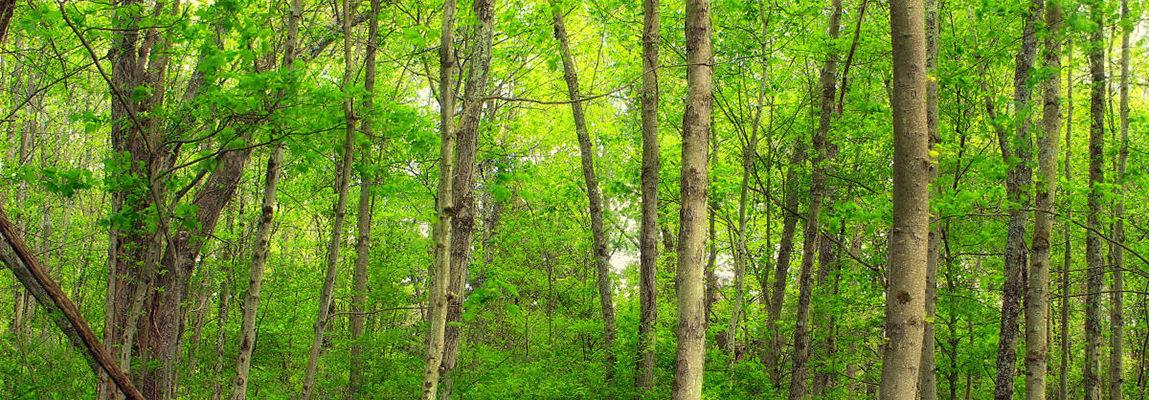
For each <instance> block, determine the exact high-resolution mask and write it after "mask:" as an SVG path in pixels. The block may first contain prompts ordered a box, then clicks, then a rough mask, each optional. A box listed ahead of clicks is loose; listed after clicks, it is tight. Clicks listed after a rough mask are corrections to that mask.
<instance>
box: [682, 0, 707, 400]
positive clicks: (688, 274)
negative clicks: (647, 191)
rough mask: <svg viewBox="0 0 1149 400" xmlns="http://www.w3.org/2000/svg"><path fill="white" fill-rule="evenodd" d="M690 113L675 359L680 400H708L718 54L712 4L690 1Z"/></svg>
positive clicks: (685, 122)
mask: <svg viewBox="0 0 1149 400" xmlns="http://www.w3.org/2000/svg"><path fill="white" fill-rule="evenodd" d="M685 30H686V65H687V66H686V110H685V112H684V113H683V116H682V171H681V180H680V192H681V193H680V198H681V199H682V200H681V201H682V208H681V210H680V212H679V221H680V224H681V225H680V226H679V230H678V271H677V276H676V277H675V286H676V288H677V291H678V331H677V337H678V348H677V350H676V355H675V371H674V390H673V398H674V399H675V400H698V399H700V398H701V397H702V371H703V366H704V364H705V361H706V357H705V356H706V348H705V347H706V315H705V314H704V313H705V304H704V303H705V299H704V297H705V296H706V290H705V282H703V276H702V275H703V273H702V272H703V271H702V270H703V260H702V257H703V255H704V254H705V251H706V250H705V248H706V233H705V232H706V231H705V229H706V209H707V200H708V191H707V189H708V188H707V186H708V185H709V178H708V175H709V171H708V170H707V169H708V168H707V152H708V150H709V145H708V143H707V141H708V140H709V138H710V112H711V106H712V102H713V100H714V95H713V90H714V84H713V80H712V79H713V66H712V63H713V61H714V51H713V48H712V47H711V37H710V35H711V23H710V1H709V0H687V1H686V23H685Z"/></svg>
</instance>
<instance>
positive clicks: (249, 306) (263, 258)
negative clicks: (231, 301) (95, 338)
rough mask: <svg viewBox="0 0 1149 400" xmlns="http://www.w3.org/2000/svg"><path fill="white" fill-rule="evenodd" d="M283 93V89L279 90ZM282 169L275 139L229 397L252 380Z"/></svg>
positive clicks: (292, 43) (291, 53)
mask: <svg viewBox="0 0 1149 400" xmlns="http://www.w3.org/2000/svg"><path fill="white" fill-rule="evenodd" d="M301 3H302V1H301V0H292V1H291V10H290V11H289V13H288V16H287V39H286V43H285V44H284V49H283V60H282V62H281V63H280V68H282V69H284V70H285V71H290V69H291V68H292V65H293V64H294V62H295V53H296V51H297V46H298V36H299V20H300V19H301V18H302V13H303V7H302V4H301ZM280 95H281V96H282V93H281V94H280ZM282 169H283V142H282V141H280V142H276V143H275V145H274V147H273V148H272V150H271V154H270V155H268V156H267V170H266V171H265V174H266V175H265V177H264V183H263V204H262V205H261V206H260V211H259V222H258V224H257V225H256V227H255V238H256V242H255V247H254V248H253V249H252V251H251V271H250V272H249V273H248V283H247V294H245V295H244V299H243V321H242V323H241V324H242V325H241V328H240V329H241V332H240V341H239V355H238V356H237V357H236V361H235V380H234V381H233V382H232V388H231V400H245V399H247V385H248V382H250V380H251V376H250V371H251V354H252V351H254V350H255V339H256V329H255V322H256V321H255V318H256V316H257V315H258V311H259V301H260V290H261V288H262V287H263V274H264V271H265V270H266V267H267V256H268V254H269V252H270V246H271V233H272V220H273V218H274V217H275V206H276V188H277V186H278V185H279V179H280V176H281V175H282V174H281V171H282Z"/></svg>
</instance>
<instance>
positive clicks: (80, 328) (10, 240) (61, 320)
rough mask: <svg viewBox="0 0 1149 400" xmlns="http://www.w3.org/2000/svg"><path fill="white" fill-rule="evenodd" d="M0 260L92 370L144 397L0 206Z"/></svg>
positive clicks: (131, 395) (134, 399)
mask: <svg viewBox="0 0 1149 400" xmlns="http://www.w3.org/2000/svg"><path fill="white" fill-rule="evenodd" d="M0 236H3V238H4V242H3V243H0V245H2V247H0V263H3V264H5V265H6V266H7V267H8V268H9V269H11V270H12V273H13V274H14V275H15V276H16V279H17V280H19V281H20V284H21V285H23V286H24V289H25V290H27V291H28V292H29V293H31V294H32V296H33V297H35V298H36V301H38V302H39V303H40V304H41V305H42V306H43V307H44V308H46V309H47V311H48V313H47V314H48V315H49V316H51V318H52V320H53V322H55V323H56V326H58V327H59V328H60V330H61V331H62V332H63V333H64V336H66V337H67V338H68V340H69V341H70V342H71V343H72V345H73V346H75V347H76V348H79V349H81V350H83V351H84V357H85V359H86V360H87V361H88V366H89V367H90V368H91V369H92V372H95V373H97V374H100V373H102V374H104V376H107V377H108V380H110V381H111V382H112V385H114V386H115V387H116V388H118V389H119V391H120V393H122V395H123V396H124V397H126V398H127V399H129V400H144V399H145V397H144V395H143V394H142V393H140V391H139V390H138V389H136V387H135V386H134V385H133V384H132V380H131V378H129V377H128V374H127V373H125V372H124V371H123V370H122V369H121V368H119V366H118V365H117V361H116V359H115V358H113V357H112V355H111V353H110V352H109V351H107V350H106V349H105V348H104V347H103V346H101V345H100V342H99V339H96V335H95V334H94V333H92V329H91V328H90V327H88V322H87V321H85V320H84V316H83V315H82V314H80V310H79V309H78V308H76V305H75V304H74V303H72V301H71V300H69V299H68V297H67V296H66V295H64V292H63V291H61V290H60V286H59V285H57V284H56V282H55V281H53V280H52V278H51V277H50V276H49V275H48V274H47V273H46V272H45V271H44V269H43V268H41V267H40V263H39V261H37V260H36V259H35V258H34V256H33V254H32V251H31V250H30V249H29V248H28V245H27V244H26V243H25V242H24V238H23V237H21V236H20V234H19V233H17V232H16V229H15V227H14V226H13V225H12V222H11V221H9V220H8V214H7V213H5V212H4V208H3V207H0Z"/></svg>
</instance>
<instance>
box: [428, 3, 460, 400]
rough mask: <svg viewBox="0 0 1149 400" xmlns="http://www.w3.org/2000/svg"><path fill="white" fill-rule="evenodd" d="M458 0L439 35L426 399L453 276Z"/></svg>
mask: <svg viewBox="0 0 1149 400" xmlns="http://www.w3.org/2000/svg"><path fill="white" fill-rule="evenodd" d="M455 9H456V4H455V0H444V1H443V26H442V28H441V33H440V37H439V137H440V139H441V142H440V144H439V186H438V191H439V193H438V196H436V197H435V214H436V220H435V228H434V231H433V232H432V237H433V241H434V243H435V245H434V246H435V247H434V249H433V256H434V258H433V260H432V264H431V268H430V270H429V271H428V272H429V274H428V280H429V281H430V288H429V289H428V290H427V305H428V308H429V310H428V312H427V315H428V319H429V321H428V325H429V328H428V329H429V331H428V332H427V340H426V345H427V352H426V358H427V365H426V368H425V369H424V370H423V396H422V398H423V400H435V398H436V396H437V394H438V389H439V367H440V366H441V365H442V363H443V348H444V345H445V343H444V336H445V332H446V326H447V284H448V281H449V280H450V277H451V218H452V216H453V215H454V207H455V206H454V203H455V200H454V194H453V190H452V186H451V177H452V176H454V172H453V170H454V161H455V135H454V132H453V131H452V125H453V123H454V120H455V89H454V88H453V87H452V80H453V79H455V77H454V76H455V71H454V70H455V61H456V60H455V11H456V10H455Z"/></svg>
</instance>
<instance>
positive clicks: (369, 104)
mask: <svg viewBox="0 0 1149 400" xmlns="http://www.w3.org/2000/svg"><path fill="white" fill-rule="evenodd" d="M380 1H381V0H371V12H370V14H369V15H370V16H369V17H368V20H369V21H370V22H369V23H368V25H367V43H366V48H367V49H366V52H365V53H364V55H363V69H364V73H363V93H364V96H363V109H364V110H368V113H367V115H366V116H365V117H364V118H363V121H361V122H360V124H359V129H360V130H362V131H363V135H364V136H366V137H367V138H368V140H372V138H374V137H375V134H374V130H373V125H372V123H373V121H372V117H371V112H372V110H374V108H373V107H374V104H375V53H376V50H377V48H378V46H379V43H378V41H379V7H380ZM363 147H364V149H363V150H365V151H363V154H364V156H365V157H364V159H365V160H366V159H367V157H366V155H367V154H369V151H370V149H371V147H372V145H370V144H369V145H366V146H363ZM375 179H376V177H375V176H371V175H370V174H368V173H364V172H360V176H359V206H358V210H357V212H356V215H355V220H356V221H355V226H356V232H357V233H358V235H357V237H356V240H355V272H354V274H353V276H352V279H351V318H350V320H351V321H350V323H351V350H350V353H351V369H350V371H349V374H348V379H347V397H348V398H350V399H357V398H362V397H364V395H366V393H365V392H364V388H363V386H364V381H363V374H364V371H363V370H364V368H363V343H362V336H363V332H364V329H363V328H364V325H365V324H364V322H365V319H366V312H367V278H368V273H367V265H368V263H370V260H371V217H372V213H373V211H374V207H373V206H374V204H375V202H374V196H373V193H371V190H372V184H373V183H374V181H375Z"/></svg>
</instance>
